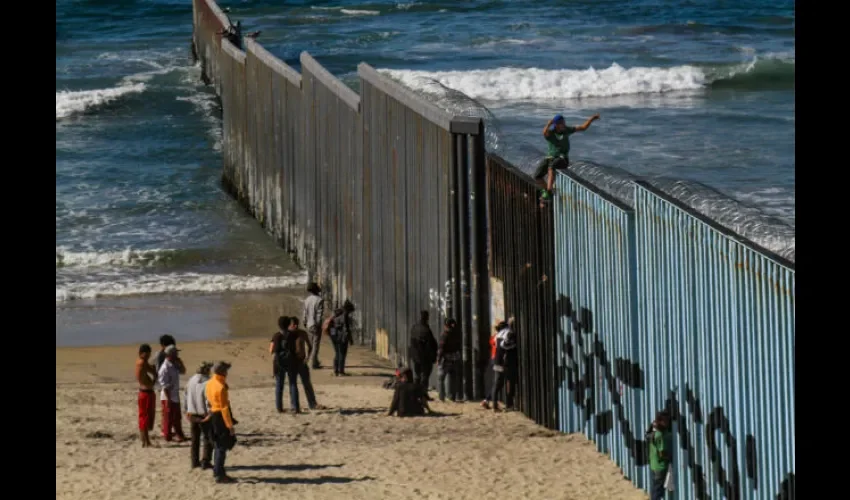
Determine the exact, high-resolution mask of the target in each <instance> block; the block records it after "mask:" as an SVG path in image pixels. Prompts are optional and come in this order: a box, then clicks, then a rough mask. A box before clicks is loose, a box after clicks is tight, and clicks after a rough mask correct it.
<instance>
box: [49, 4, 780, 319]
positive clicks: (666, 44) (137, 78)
mask: <svg viewBox="0 0 850 500" xmlns="http://www.w3.org/2000/svg"><path fill="white" fill-rule="evenodd" d="M221 5H222V6H228V7H230V8H231V16H232V17H233V19H234V20H240V21H242V23H243V26H244V30H245V31H246V32H247V31H254V30H261V31H262V34H261V35H260V38H259V41H260V42H261V43H262V44H263V45H264V46H266V47H267V48H268V49H269V50H271V51H272V52H273V53H275V54H276V55H278V56H279V57H280V58H282V59H283V60H285V61H286V62H287V63H289V64H291V65H292V66H294V67H296V69H298V68H299V65H298V56H299V54H300V53H301V51H304V50H306V51H308V52H310V53H311V54H312V55H313V56H314V57H315V58H316V59H317V60H318V61H319V62H320V63H322V64H323V65H325V67H327V68H328V69H329V70H330V71H331V72H332V73H334V74H336V75H338V76H339V77H341V78H342V79H343V81H346V82H347V83H349V84H351V85H352V86H355V87H356V67H357V64H358V63H360V62H362V61H365V62H368V63H369V64H371V65H372V66H374V67H376V68H378V69H380V70H387V72H388V73H389V74H390V75H391V76H392V77H394V78H396V79H398V80H400V81H402V82H404V83H405V84H406V85H408V86H410V87H412V88H414V89H417V90H418V91H420V92H424V93H428V92H433V85H432V83H431V82H433V81H437V82H439V83H441V84H443V85H445V86H448V87H450V88H452V89H455V90H458V91H460V92H463V93H464V94H466V95H467V96H469V97H470V98H474V99H475V100H476V101H477V102H478V103H480V105H482V106H486V108H487V109H489V111H490V112H491V113H492V116H493V117H494V119H493V120H494V121H493V122H492V123H493V126H494V129H496V128H497V129H498V130H499V136H500V139H499V140H500V142H501V144H500V145H499V146H497V147H501V148H503V149H504V150H505V151H506V152H507V154H506V156H508V157H509V159H512V160H514V161H517V162H522V161H525V159H524V158H523V157H521V156H522V155H521V154H519V153H517V152H522V151H528V150H529V148H530V149H532V150H534V149H536V150H541V151H542V150H543V148H544V145H543V144H542V138H541V137H540V129H541V128H542V126H543V125H544V124H545V122H546V120H548V119H549V118H550V117H551V116H552V115H553V114H555V113H558V112H560V113H562V114H564V115H565V116H566V117H567V118H568V120H569V121H570V122H572V123H575V124H578V123H581V122H582V121H583V120H584V118H585V117H587V116H589V115H591V114H593V113H597V112H598V113H600V114H601V115H602V119H601V120H600V121H599V122H596V123H595V124H594V125H593V126H592V128H591V129H590V130H589V131H587V132H585V133H583V134H580V135H578V136H576V137H575V138H574V140H573V154H572V156H573V159H576V160H592V161H595V162H597V163H602V164H606V165H612V166H615V167H619V168H622V169H625V170H627V171H629V172H632V173H634V174H638V175H645V176H664V177H668V178H675V179H686V180H691V181H697V182H700V183H703V184H705V185H708V186H711V187H714V188H716V189H719V190H721V191H722V192H724V193H726V194H728V195H729V196H731V197H734V198H736V199H738V200H740V201H742V202H744V203H747V204H750V205H752V206H755V207H757V208H759V209H760V210H761V211H763V212H765V213H767V214H770V215H773V216H776V217H778V218H780V219H781V220H783V221H785V222H787V223H788V224H790V225H793V223H794V217H795V210H794V204H795V199H794V185H795V175H794V166H795V159H794V148H795V134H794V130H795V113H794V108H795V88H794V87H795V85H794V76H795V35H794V29H795V13H794V3H793V2H790V1H787V0H783V1H771V2H768V1H762V0H759V1H754V0H745V1H736V2H721V1H714V2H709V1H684V0H674V1H646V0H642V1H614V0H595V1H590V0H587V1H536V2H526V1H522V2H519V1H514V2H511V1H473V2H460V1H458V2H408V3H398V2H353V1H336V2H293V1H286V2H284V1H243V2H230V3H227V2H222V3H221ZM191 12H192V8H191V2H190V1H188V0H147V1H142V0H137V1H105V0H97V1H95V0H89V1H79V0H57V3H56V18H57V21H56V22H57V26H56V32H57V34H56V301H57V305H58V304H59V303H61V302H65V301H67V300H70V299H75V298H76V299H78V298H93V297H110V296H123V295H134V294H152V293H168V292H172V293H173V292H187V293H191V292H197V293H199V292H216V291H222V290H234V289H235V290H247V289H268V288H278V287H282V286H286V285H291V284H294V283H301V282H303V280H304V276H303V274H302V273H300V272H298V271H296V270H295V269H294V268H293V266H292V265H291V264H290V262H289V259H288V257H287V256H286V255H285V254H284V253H283V252H282V251H280V250H279V249H277V248H276V247H275V246H274V244H273V242H272V241H271V239H270V238H268V237H267V236H265V235H264V233H263V231H262V230H261V229H260V228H259V227H258V226H257V224H256V223H255V222H254V221H252V220H251V219H250V218H248V217H247V216H246V215H244V214H243V213H242V212H241V209H239V208H238V207H237V206H236V205H235V203H234V202H232V201H231V200H229V199H228V198H227V197H226V196H225V195H224V194H223V193H222V192H221V190H220V189H219V187H218V180H219V177H220V172H221V170H220V166H221V159H220V151H219V149H220V131H219V118H218V114H219V110H218V109H217V108H216V103H215V99H214V98H213V96H212V94H211V93H210V90H209V89H207V88H205V87H203V86H202V85H201V84H200V81H199V71H198V69H197V68H195V67H192V66H190V62H189V57H188V55H189V40H190V36H191V31H192V14H191ZM511 154H514V155H515V157H514V158H511Z"/></svg>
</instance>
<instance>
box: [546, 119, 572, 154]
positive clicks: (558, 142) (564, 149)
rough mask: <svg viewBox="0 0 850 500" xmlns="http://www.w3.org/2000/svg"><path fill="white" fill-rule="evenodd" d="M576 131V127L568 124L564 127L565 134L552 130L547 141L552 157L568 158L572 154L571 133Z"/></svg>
mask: <svg viewBox="0 0 850 500" xmlns="http://www.w3.org/2000/svg"><path fill="white" fill-rule="evenodd" d="M575 132H576V128H575V127H571V126H569V125H567V126H566V127H565V129H564V133H563V134H559V133H557V132H554V131H551V132H549V135H547V136H546V137H545V138H546V142H547V143H548V145H549V154H548V156H549V157H550V158H557V157H559V156H560V157H562V158H568V157H569V155H570V135H572V134H574V133H575Z"/></svg>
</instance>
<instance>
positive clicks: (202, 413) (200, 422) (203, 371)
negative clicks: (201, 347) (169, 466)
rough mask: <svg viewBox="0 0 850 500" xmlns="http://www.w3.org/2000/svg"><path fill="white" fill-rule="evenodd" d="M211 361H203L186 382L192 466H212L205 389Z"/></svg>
mask: <svg viewBox="0 0 850 500" xmlns="http://www.w3.org/2000/svg"><path fill="white" fill-rule="evenodd" d="M212 365H213V364H212V363H210V362H208V361H204V362H203V363H201V366H199V367H198V371H197V372H196V373H195V374H194V375H192V378H190V379H189V382H188V383H187V384H186V418H188V419H189V425H190V433H189V435H190V436H191V437H192V446H191V451H190V453H191V459H192V468H193V469H194V468H196V467H201V468H203V469H205V470H206V469H210V468H212V449H213V443H212V434H211V433H210V422H209V421H210V412H209V406H208V403H207V397H206V394H205V392H206V389H207V382H209V380H210V369H211V368H212ZM202 440H203V442H204V454H203V458H201V459H200V460H199V459H198V458H199V453H200V451H201V450H200V448H201V441H202Z"/></svg>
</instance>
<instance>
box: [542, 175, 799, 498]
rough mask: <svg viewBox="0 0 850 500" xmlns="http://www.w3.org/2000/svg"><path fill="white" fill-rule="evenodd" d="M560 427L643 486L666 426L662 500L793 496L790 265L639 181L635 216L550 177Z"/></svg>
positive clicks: (568, 178)
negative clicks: (665, 499) (652, 441)
mask: <svg viewBox="0 0 850 500" xmlns="http://www.w3.org/2000/svg"><path fill="white" fill-rule="evenodd" d="M556 190H557V191H556V198H555V201H554V205H555V221H556V222H555V255H556V260H555V267H556V279H555V282H556V293H557V294H558V315H559V322H560V329H559V335H560V341H559V345H558V348H559V351H558V358H559V360H558V372H559V381H558V384H559V385H558V386H559V390H558V404H559V408H560V411H559V428H560V429H561V430H562V431H564V432H583V433H584V434H585V435H587V437H588V438H590V439H592V440H594V441H595V442H596V444H597V448H598V449H599V450H600V451H602V452H604V453H607V454H609V456H611V458H612V459H613V460H614V461H615V462H616V463H617V464H618V465H619V466H620V467H621V468H622V469H623V471H624V473H625V474H626V476H628V477H630V478H631V479H632V480H633V481H634V482H635V484H637V485H638V486H640V487H643V488H647V487H648V484H649V477H650V475H649V468H648V466H647V455H646V453H647V447H646V445H645V443H644V440H643V434H644V431H645V430H646V428H647V426H648V424H649V423H650V422H651V421H652V418H653V417H654V415H655V412H656V411H658V410H662V409H667V410H669V411H670V412H671V414H672V416H673V418H674V435H675V441H676V447H675V452H674V458H673V460H674V464H675V465H674V470H675V472H676V473H677V474H676V475H675V478H676V493H675V494H673V495H671V497H673V498H687V499H691V498H694V499H703V498H739V499H762V498H764V499H766V498H776V497H777V496H778V497H780V498H793V497H794V449H795V445H794V440H795V437H794V407H795V404H794V265H793V264H792V263H790V262H788V261H785V260H784V259H782V258H781V257H778V256H775V255H772V254H770V253H769V252H767V251H765V250H763V249H760V248H758V247H756V246H755V245H752V244H751V243H749V242H746V241H744V240H743V239H741V238H739V237H738V236H736V235H734V234H732V233H730V232H729V231H727V230H725V229H723V228H721V227H720V226H719V225H717V224H715V223H714V222H712V221H710V220H707V219H706V218H704V217H702V216H700V215H698V214H696V213H695V212H694V211H693V210H691V209H689V208H688V207H686V206H685V205H684V204H682V203H680V202H678V201H677V200H675V199H673V198H671V197H669V196H667V195H665V194H664V193H662V192H660V191H658V190H656V189H654V188H653V187H652V186H650V185H648V184H645V183H637V184H635V207H634V209H632V208H631V207H629V206H627V205H624V204H622V203H620V202H618V201H617V200H615V199H614V198H611V197H610V196H607V195H606V194H605V193H603V192H602V191H600V190H598V189H596V188H595V187H594V186H592V185H590V184H588V183H586V182H584V181H582V180H580V179H578V178H576V177H574V176H573V175H572V174H567V175H559V176H558V179H557V184H556Z"/></svg>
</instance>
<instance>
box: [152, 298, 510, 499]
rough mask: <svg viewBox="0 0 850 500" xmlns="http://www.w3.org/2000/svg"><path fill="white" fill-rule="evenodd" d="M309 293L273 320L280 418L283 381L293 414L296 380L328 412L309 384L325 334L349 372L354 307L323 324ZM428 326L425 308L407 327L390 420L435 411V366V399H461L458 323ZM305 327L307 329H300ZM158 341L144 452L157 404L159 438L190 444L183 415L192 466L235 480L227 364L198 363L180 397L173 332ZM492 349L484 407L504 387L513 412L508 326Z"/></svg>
mask: <svg viewBox="0 0 850 500" xmlns="http://www.w3.org/2000/svg"><path fill="white" fill-rule="evenodd" d="M307 290H308V292H309V296H308V297H307V299H306V300H305V301H304V310H303V318H301V319H299V318H297V317H290V316H281V317H280V318H278V331H276V332H275V333H274V335H273V336H272V338H271V342H270V343H269V353H270V354H271V355H272V373H273V375H274V378H275V406H276V409H277V411H278V412H281V413H282V412H284V408H283V389H284V386H285V385H286V383H287V378H288V385H289V396H290V411H291V412H292V413H295V414H298V413H301V406H300V401H299V391H298V380H300V381H301V385H302V386H303V389H304V393H305V395H306V397H307V404H308V407H309V408H310V409H311V410H321V409H325V407H324V406H322V405H320V404H318V402H317V401H316V393H315V390H314V389H313V384H312V381H311V380H310V370H311V369H321V368H322V366H321V365H320V364H319V360H318V353H319V346H320V344H321V340H322V337H324V336H327V337H329V338H330V341H331V343H332V344H333V347H334V362H333V365H334V366H333V368H334V373H333V374H334V376H346V375H347V373H346V370H345V362H346V357H347V354H348V348H349V346H351V345H352V344H353V343H354V338H353V334H352V318H351V315H352V313H353V312H354V306H353V304H352V303H351V302H350V301H348V300H346V301H345V303H344V305H343V306H342V307H340V308H338V309H336V310H334V312H333V314H332V315H331V316H330V317H329V318H327V319H324V300H323V299H322V297H321V288H319V286H318V285H317V284H316V283H310V284H309V285H308V287H307ZM428 322H429V314H428V311H422V313H421V314H420V318H419V321H418V322H417V323H416V324H415V325H414V326H413V327H412V328H411V332H410V345H409V350H408V352H409V357H410V365H411V367H408V368H404V369H402V370H400V371H399V372H397V381H396V384H395V392H394V394H393V399H392V402H391V404H390V408H389V412H388V415H398V416H401V417H406V416H416V415H425V414H427V413H434V412H433V411H432V410H431V409H430V407H429V406H428V401H430V400H431V398H430V397H429V396H428V383H429V380H430V378H431V374H432V372H433V368H434V364H436V365H437V368H438V381H439V398H440V400H441V401H445V400H446V399H449V400H451V401H454V402H462V401H463V390H462V387H461V382H462V373H463V355H462V351H463V345H462V340H461V333H460V331H458V328H457V322H456V321H455V320H454V319H451V318H448V319H446V320H445V321H444V324H443V331H442V332H441V333H440V336H439V340H437V339H435V337H434V335H433V333H432V331H431V328H430V326H429V324H428ZM302 324H303V325H305V327H306V328H307V330H306V331H305V330H303V329H301V328H300V326H301V325H302ZM159 344H160V350H159V351H158V352H157V353H156V355H153V352H152V349H151V346H150V345H148V344H142V345H141V346H139V353H138V358H137V359H136V367H135V372H136V380H137V381H138V384H139V387H138V389H139V395H138V411H139V418H138V425H139V433H140V437H141V442H142V447H144V448H147V447H150V446H152V444H151V439H150V437H151V436H150V433H151V432H152V431H153V428H154V421H155V417H156V401H157V400H159V402H160V408H161V410H160V411H161V413H162V416H161V433H162V437H163V439H164V440H165V441H166V442H177V443H182V442H184V441H187V438H186V435H185V434H184V432H183V424H182V421H183V416H184V415H185V417H186V420H187V422H188V423H189V426H190V436H191V437H190V438H189V440H191V447H190V459H191V466H192V468H193V469H194V468H198V467H200V468H202V469H204V470H206V469H212V470H213V476H214V478H215V481H216V482H218V483H230V482H233V479H232V478H230V477H229V476H228V475H227V474H226V472H225V468H224V464H225V460H226V458H227V452H228V451H229V450H231V449H232V448H233V446H234V445H235V444H236V432H235V426H236V425H237V424H238V422H237V420H236V419H235V418H233V410H232V408H231V406H230V397H229V388H228V385H227V375H228V373H229V371H230V368H231V364H230V363H228V362H225V361H218V362H215V363H213V362H209V361H204V362H201V363H200V364H199V366H198V367H197V369H196V371H195V373H194V374H192V376H191V377H190V378H189V380H188V382H187V383H186V386H185V391H184V394H183V398H182V399H181V393H180V378H181V376H183V375H186V366H185V364H184V363H183V360H182V359H181V358H180V349H178V348H177V342H176V340H175V339H174V337H173V336H171V335H162V336H161V337H160V338H159ZM491 346H492V353H491V364H490V366H491V369H492V370H493V372H494V381H493V384H492V387H491V391H490V392H489V395H488V397H487V399H486V400H485V401H483V402H482V405H483V406H485V407H487V408H489V404H490V402H493V409H494V410H496V411H498V410H499V408H498V394H499V392H500V391H501V390H502V388H503V387H505V388H506V389H507V399H506V403H507V405H508V407H512V406H513V394H514V391H515V387H516V376H517V358H516V334H515V333H514V332H513V329H512V328H511V327H510V325H509V323H507V322H504V321H502V322H500V323H499V324H498V325H497V326H496V329H495V331H494V333H493V337H492V338H491ZM151 357H153V360H151ZM181 401H182V403H183V404H182V405H181Z"/></svg>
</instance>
